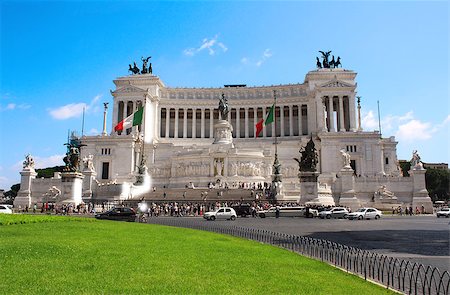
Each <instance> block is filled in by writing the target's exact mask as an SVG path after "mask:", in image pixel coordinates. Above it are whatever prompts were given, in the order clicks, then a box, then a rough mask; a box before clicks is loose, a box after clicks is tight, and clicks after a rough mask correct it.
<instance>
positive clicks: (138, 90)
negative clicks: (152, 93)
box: [111, 85, 147, 94]
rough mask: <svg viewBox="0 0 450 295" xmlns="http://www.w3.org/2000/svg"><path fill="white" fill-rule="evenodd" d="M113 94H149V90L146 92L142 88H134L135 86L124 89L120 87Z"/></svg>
mask: <svg viewBox="0 0 450 295" xmlns="http://www.w3.org/2000/svg"><path fill="white" fill-rule="evenodd" d="M111 93H112V94H122V93H147V90H144V89H142V88H139V87H136V86H133V85H127V86H124V87H120V88H118V89H116V90H114V91H112V92H111Z"/></svg>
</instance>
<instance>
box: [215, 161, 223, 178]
mask: <svg viewBox="0 0 450 295" xmlns="http://www.w3.org/2000/svg"><path fill="white" fill-rule="evenodd" d="M215 165H216V171H217V175H218V176H222V169H223V163H222V159H216V160H215Z"/></svg>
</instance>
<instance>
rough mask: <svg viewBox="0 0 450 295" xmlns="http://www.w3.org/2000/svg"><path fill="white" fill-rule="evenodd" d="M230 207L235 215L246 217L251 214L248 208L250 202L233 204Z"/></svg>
mask: <svg viewBox="0 0 450 295" xmlns="http://www.w3.org/2000/svg"><path fill="white" fill-rule="evenodd" d="M231 208H233V209H234V211H236V214H237V216H241V217H246V216H249V215H252V212H251V210H250V208H251V206H250V204H240V205H235V206H231Z"/></svg>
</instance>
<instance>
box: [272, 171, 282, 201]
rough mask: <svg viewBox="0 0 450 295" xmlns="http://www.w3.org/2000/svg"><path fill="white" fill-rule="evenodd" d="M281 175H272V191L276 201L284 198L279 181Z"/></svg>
mask: <svg viewBox="0 0 450 295" xmlns="http://www.w3.org/2000/svg"><path fill="white" fill-rule="evenodd" d="M281 177H282V175H281V174H274V175H272V186H273V188H272V193H273V197H274V199H275V200H276V201H282V200H284V193H283V182H282V181H281Z"/></svg>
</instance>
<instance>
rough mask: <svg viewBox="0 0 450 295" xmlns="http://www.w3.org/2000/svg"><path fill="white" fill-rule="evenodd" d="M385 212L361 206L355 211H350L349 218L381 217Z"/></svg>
mask: <svg viewBox="0 0 450 295" xmlns="http://www.w3.org/2000/svg"><path fill="white" fill-rule="evenodd" d="M382 215H383V213H382V212H381V211H379V210H378V209H375V208H360V209H358V210H357V211H355V212H352V213H349V214H348V215H347V218H348V219H350V220H353V219H358V220H361V219H379V218H381V216H382Z"/></svg>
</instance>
